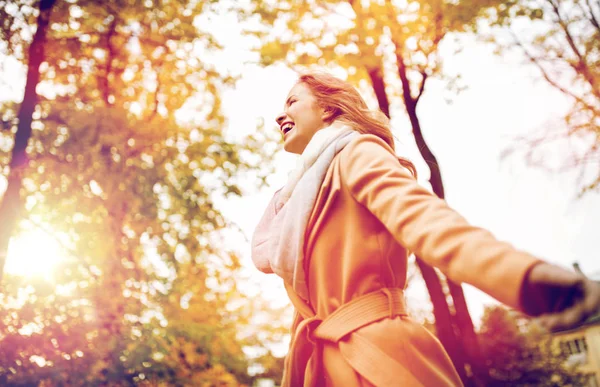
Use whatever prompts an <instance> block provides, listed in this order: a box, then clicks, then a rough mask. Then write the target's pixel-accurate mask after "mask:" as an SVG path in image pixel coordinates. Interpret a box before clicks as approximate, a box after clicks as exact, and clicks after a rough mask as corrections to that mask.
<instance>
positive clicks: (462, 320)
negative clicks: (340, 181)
mask: <svg viewBox="0 0 600 387" xmlns="http://www.w3.org/2000/svg"><path fill="white" fill-rule="evenodd" d="M396 59H397V62H398V73H399V75H400V80H401V82H402V93H403V94H402V95H403V99H404V105H405V106H406V111H407V113H408V116H409V118H410V123H411V126H412V129H413V134H414V137H415V141H416V144H417V147H418V149H419V152H420V153H421V156H422V157H423V159H424V160H425V162H426V163H427V165H428V166H429V170H430V178H429V182H430V183H431V188H432V190H433V192H434V193H435V194H436V195H437V196H438V197H440V198H442V199H443V198H444V197H445V193H444V184H443V182H442V174H441V171H440V168H439V164H438V162H437V159H436V157H435V155H434V154H433V152H432V151H431V149H430V148H429V146H428V145H427V143H426V142H425V139H424V138H423V133H422V131H421V124H420V122H419V118H418V116H417V103H418V101H419V98H420V96H421V95H420V94H419V96H418V97H417V98H415V97H413V96H412V94H411V92H410V83H409V80H408V76H407V71H406V66H405V64H404V58H402V56H401V55H400V54H397V55H396ZM424 77H425V76H424ZM422 82H423V84H422V85H421V87H420V92H422V91H423V88H424V85H425V78H424V79H423V81H422ZM421 266H426V265H425V264H424V263H422V264H420V265H419V268H420V269H421ZM421 273H422V274H423V278H425V272H423V270H422V269H421ZM434 274H435V272H434ZM428 276H431V275H430V274H428ZM432 280H433V279H432ZM435 280H437V281H439V278H438V277H437V275H436V278H435ZM446 280H447V283H448V289H449V290H450V295H451V296H452V301H453V304H454V312H455V315H454V318H452V315H451V314H450V313H449V312H448V315H449V316H451V318H452V320H451V321H452V322H451V323H450V324H449V325H455V326H456V328H457V330H458V331H457V332H455V335H454V339H455V343H456V344H460V343H461V342H462V349H459V350H457V351H449V352H450V356H451V357H452V353H453V352H454V354H455V355H456V356H458V357H459V358H458V359H457V360H454V359H453V362H454V364H455V366H456V367H457V370H458V372H459V374H460V375H461V379H463V382H464V384H465V385H479V384H482V385H485V383H486V381H487V375H488V373H487V370H486V368H485V366H484V364H483V357H482V355H481V348H480V346H479V342H478V340H477V335H476V334H475V329H474V326H473V321H472V320H471V316H470V314H469V310H468V308H467V303H466V300H465V295H464V292H463V290H462V287H461V285H460V284H457V283H455V282H453V281H451V280H450V279H446ZM426 282H427V280H426ZM428 289H429V285H428ZM436 292H437V291H436ZM430 296H431V300H432V303H434V307H435V301H434V294H432V293H431V291H430ZM441 296H442V297H443V296H444V295H443V291H442V295H441ZM435 297H440V294H437V293H436V294H435ZM438 303H439V301H438ZM444 306H446V307H447V303H444ZM444 315H446V311H444ZM437 320H438V316H437V315H436V327H438V321H437ZM444 325H445V324H444ZM467 365H469V367H470V371H471V373H472V374H473V376H474V377H475V378H472V377H469V376H467V375H466V371H467V369H466V367H465V366H467ZM459 367H461V368H459ZM461 371H462V372H461Z"/></svg>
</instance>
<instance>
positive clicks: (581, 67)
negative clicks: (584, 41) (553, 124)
mask: <svg viewBox="0 0 600 387" xmlns="http://www.w3.org/2000/svg"><path fill="white" fill-rule="evenodd" d="M548 3H550V4H551V5H552V9H553V10H554V13H555V14H556V17H557V19H558V20H557V21H558V24H559V25H560V26H561V28H562V29H563V31H564V33H565V37H566V39H567V43H569V47H571V50H573V53H574V54H575V56H576V57H577V59H578V64H574V63H571V62H570V61H569V62H568V63H569V64H570V65H571V67H573V69H574V70H575V71H576V72H577V73H578V74H579V73H581V74H582V75H583V77H584V78H585V79H586V81H588V83H589V84H590V87H591V88H592V92H593V93H594V95H595V96H596V97H597V98H598V99H600V91H599V90H598V89H597V88H596V82H595V81H594V77H593V76H592V74H591V73H590V69H589V68H588V64H587V62H586V58H584V56H583V55H582V54H581V52H580V51H579V49H578V48H577V45H576V44H575V40H574V39H573V36H572V35H571V32H570V31H569V26H568V25H567V23H565V20H564V19H563V17H562V15H561V14H560V10H559V8H558V4H557V3H555V2H554V1H553V0H548Z"/></svg>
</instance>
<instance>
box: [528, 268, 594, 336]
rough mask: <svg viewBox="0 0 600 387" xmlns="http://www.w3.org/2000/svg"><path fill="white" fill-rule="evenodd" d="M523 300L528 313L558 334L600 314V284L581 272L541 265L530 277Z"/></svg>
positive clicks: (531, 271)
mask: <svg viewBox="0 0 600 387" xmlns="http://www.w3.org/2000/svg"><path fill="white" fill-rule="evenodd" d="M521 299H522V303H523V309H524V312H525V313H527V314H529V315H531V316H536V317H538V321H539V323H540V324H541V325H542V326H544V327H545V328H547V329H548V330H550V331H557V330H562V329H568V328H571V327H574V326H576V325H577V324H580V323H582V322H583V321H585V320H586V319H587V318H589V317H590V316H592V315H594V314H596V313H599V312H600V285H599V284H598V283H596V282H594V281H592V280H590V279H589V278H586V277H585V276H584V275H582V274H580V273H575V272H572V271H569V270H565V269H563V268H561V267H559V266H556V265H552V264H549V263H545V262H541V263H538V264H536V265H534V266H533V267H532V268H531V270H530V271H529V273H528V275H527V276H526V278H525V283H524V284H523V289H522V293H521Z"/></svg>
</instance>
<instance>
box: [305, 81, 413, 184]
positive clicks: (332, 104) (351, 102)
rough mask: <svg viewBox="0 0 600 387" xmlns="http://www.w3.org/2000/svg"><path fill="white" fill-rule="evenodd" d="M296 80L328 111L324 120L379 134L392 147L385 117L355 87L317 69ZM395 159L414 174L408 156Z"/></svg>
mask: <svg viewBox="0 0 600 387" xmlns="http://www.w3.org/2000/svg"><path fill="white" fill-rule="evenodd" d="M298 83H303V84H305V85H306V86H308V88H309V89H310V90H311V92H312V93H313V95H314V96H315V98H316V99H317V103H318V104H319V106H320V107H321V108H323V109H327V110H329V111H331V113H332V114H331V116H330V117H329V122H328V123H331V122H333V121H334V120H336V121H341V122H343V123H345V124H346V125H348V126H350V127H351V128H352V129H354V130H356V131H357V132H359V133H365V134H373V135H375V136H377V137H379V138H381V139H382V140H383V141H385V142H386V143H387V144H388V145H389V146H390V147H391V148H392V149H394V150H395V146H394V137H393V135H392V130H391V129H390V120H389V119H388V117H387V116H386V115H385V114H384V113H383V112H382V111H380V110H371V109H369V107H368V106H367V103H366V102H365V101H364V99H363V98H362V97H361V95H360V94H359V92H358V90H356V88H355V87H354V86H352V85H351V84H350V83H348V82H346V81H343V80H341V79H339V78H336V77H334V76H333V75H330V74H327V73H319V72H311V73H306V74H301V75H300V77H299V78H298ZM396 157H398V156H396ZM398 160H399V161H400V164H402V166H404V167H406V168H408V169H409V170H410V171H411V173H412V174H413V176H415V177H416V176H417V170H416V169H415V166H414V165H413V163H412V162H410V160H407V159H405V158H403V157H398Z"/></svg>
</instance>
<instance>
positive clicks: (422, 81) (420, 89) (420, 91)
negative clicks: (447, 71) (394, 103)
mask: <svg viewBox="0 0 600 387" xmlns="http://www.w3.org/2000/svg"><path fill="white" fill-rule="evenodd" d="M420 73H421V77H422V79H421V85H420V86H419V94H417V97H416V98H415V103H419V99H421V96H422V95H423V91H424V90H425V82H426V81H427V73H426V72H425V71H424V70H421V72H420Z"/></svg>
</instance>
